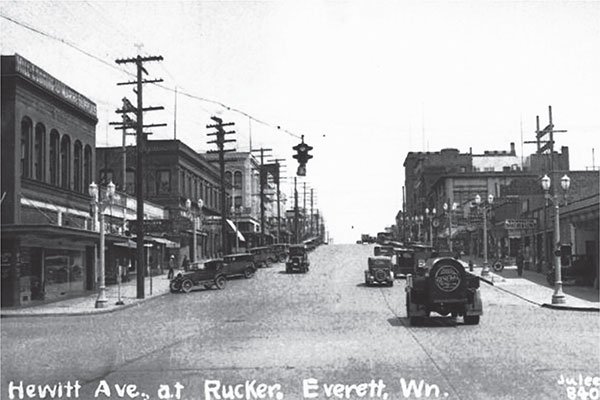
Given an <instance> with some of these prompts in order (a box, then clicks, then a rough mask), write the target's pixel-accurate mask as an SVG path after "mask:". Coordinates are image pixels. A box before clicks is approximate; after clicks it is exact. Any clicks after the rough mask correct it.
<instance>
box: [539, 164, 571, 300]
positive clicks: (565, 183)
mask: <svg viewBox="0 0 600 400" xmlns="http://www.w3.org/2000/svg"><path fill="white" fill-rule="evenodd" d="M551 183H552V182H551V180H550V177H548V175H544V177H543V178H542V189H543V190H544V194H545V196H546V199H548V200H550V201H551V202H552V204H554V242H555V243H556V252H555V253H554V254H555V258H554V266H555V268H554V272H555V281H554V293H553V294H552V304H564V303H565V294H564V293H563V290H562V271H561V267H562V266H561V262H560V211H559V207H560V201H559V199H558V196H557V195H556V191H554V194H553V196H552V197H550V194H549V190H550V185H551ZM560 186H561V188H562V190H563V196H565V195H566V193H567V190H569V186H571V178H569V177H568V176H567V175H564V176H563V177H562V178H561V179H560Z"/></svg>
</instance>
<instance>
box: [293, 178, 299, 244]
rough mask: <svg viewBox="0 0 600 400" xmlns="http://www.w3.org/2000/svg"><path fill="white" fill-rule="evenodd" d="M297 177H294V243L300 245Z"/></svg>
mask: <svg viewBox="0 0 600 400" xmlns="http://www.w3.org/2000/svg"><path fill="white" fill-rule="evenodd" d="M296 179H297V178H296V177H294V243H296V244H297V243H300V241H299V235H298V189H297V186H296Z"/></svg>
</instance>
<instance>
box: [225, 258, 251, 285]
mask: <svg viewBox="0 0 600 400" xmlns="http://www.w3.org/2000/svg"><path fill="white" fill-rule="evenodd" d="M223 270H224V274H225V276H226V277H230V276H243V277H244V278H246V279H249V278H252V276H253V275H254V273H255V272H256V265H255V264H254V256H253V255H252V254H250V253H239V254H228V255H226V256H225V257H223Z"/></svg>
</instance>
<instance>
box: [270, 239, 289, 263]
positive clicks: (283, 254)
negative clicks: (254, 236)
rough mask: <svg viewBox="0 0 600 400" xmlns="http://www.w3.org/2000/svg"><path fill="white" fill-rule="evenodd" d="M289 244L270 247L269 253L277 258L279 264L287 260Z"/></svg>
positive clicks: (277, 244)
mask: <svg viewBox="0 0 600 400" xmlns="http://www.w3.org/2000/svg"><path fill="white" fill-rule="evenodd" d="M288 248H289V244H287V243H276V244H272V245H271V252H272V253H273V255H274V256H275V257H276V258H277V261H279V262H285V260H287V258H288V253H289V249H288Z"/></svg>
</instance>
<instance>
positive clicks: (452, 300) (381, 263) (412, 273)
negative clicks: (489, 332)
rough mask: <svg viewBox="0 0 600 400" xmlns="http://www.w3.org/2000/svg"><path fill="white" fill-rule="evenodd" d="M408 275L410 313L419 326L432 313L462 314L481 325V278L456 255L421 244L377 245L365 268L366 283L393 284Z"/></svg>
mask: <svg viewBox="0 0 600 400" xmlns="http://www.w3.org/2000/svg"><path fill="white" fill-rule="evenodd" d="M402 276H403V277H406V288H405V290H406V314H407V317H408V319H409V322H410V324H411V325H418V324H420V323H422V322H423V320H424V319H425V318H428V317H429V316H430V315H431V313H432V312H436V313H438V314H440V315H442V316H446V315H451V316H452V317H457V316H461V317H463V318H464V323H465V324H466V325H472V324H478V323H479V317H480V315H482V314H483V307H482V303H481V297H480V294H479V277H478V276H475V275H473V274H471V273H470V272H468V271H466V270H465V266H464V264H463V263H462V262H461V261H459V260H457V259H455V258H454V257H452V255H450V254H449V253H448V254H443V253H439V252H437V251H436V250H435V249H433V248H432V247H431V246H426V245H423V244H419V243H408V244H406V245H405V244H403V243H390V244H387V245H380V246H375V247H374V254H373V256H372V257H369V259H368V269H367V270H366V271H365V285H367V286H372V285H375V284H378V285H386V286H393V285H394V278H396V277H402Z"/></svg>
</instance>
